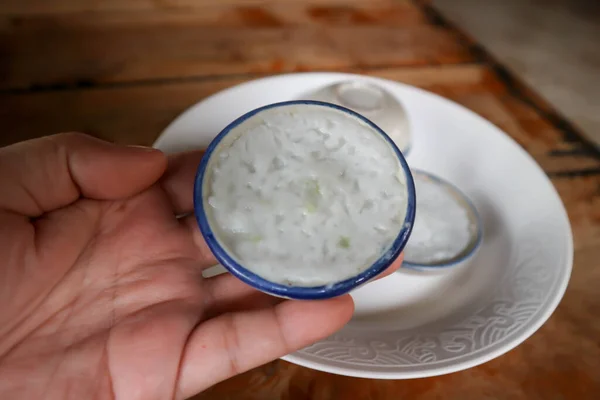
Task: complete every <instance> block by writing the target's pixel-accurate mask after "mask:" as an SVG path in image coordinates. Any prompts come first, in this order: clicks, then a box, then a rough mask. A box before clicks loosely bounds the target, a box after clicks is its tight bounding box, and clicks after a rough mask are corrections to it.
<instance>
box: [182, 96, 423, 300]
mask: <svg viewBox="0 0 600 400" xmlns="http://www.w3.org/2000/svg"><path fill="white" fill-rule="evenodd" d="M290 106H293V107H294V112H295V113H301V112H302V110H303V109H304V108H306V107H309V106H310V107H315V106H317V107H330V108H333V109H335V110H337V111H341V112H342V114H345V115H347V117H348V118H354V119H359V120H361V121H362V122H364V123H365V124H367V125H368V126H369V127H370V128H372V130H373V132H375V133H376V134H379V135H381V136H382V137H383V138H384V140H385V141H386V142H387V144H388V145H389V146H390V148H391V149H392V150H393V153H394V154H395V155H396V157H397V159H398V161H399V164H400V166H401V169H402V172H403V173H404V176H405V178H406V188H407V189H406V190H407V207H406V214H405V218H404V223H403V225H402V228H401V230H400V231H399V232H398V234H397V236H396V238H395V239H394V240H393V242H392V245H391V246H390V247H389V248H388V249H387V250H385V251H384V252H383V253H382V254H381V255H380V256H379V258H378V259H377V260H376V261H375V262H373V263H372V264H371V265H370V266H369V267H368V268H366V269H364V270H362V271H361V272H359V273H357V274H356V275H355V276H352V277H350V278H348V279H344V280H342V281H338V282H329V283H327V284H325V285H320V286H312V287H306V286H293V285H292V286H290V285H286V284H281V283H276V282H271V281H269V280H267V279H265V278H263V277H261V276H259V275H257V274H256V273H254V272H252V271H250V270H249V269H248V268H245V267H244V265H242V264H241V263H240V262H239V261H237V260H236V259H235V258H234V257H233V256H232V255H231V254H230V252H229V251H228V249H227V248H226V247H225V246H224V245H223V244H222V243H221V242H220V241H219V239H218V238H217V236H216V235H215V227H213V226H212V225H211V221H210V217H209V215H207V208H208V207H209V205H208V200H207V198H206V197H207V193H208V186H207V185H208V182H207V179H205V178H206V177H207V171H208V170H209V168H211V165H214V163H211V160H212V159H213V157H216V156H218V154H220V152H221V151H222V150H224V149H226V148H228V147H229V146H230V145H231V143H232V141H233V140H232V139H233V138H229V139H228V140H224V139H226V138H228V135H230V134H231V132H232V131H234V130H235V129H234V128H236V127H238V126H240V125H241V124H243V123H244V122H250V120H251V119H253V118H261V117H260V116H261V113H262V112H264V111H267V110H269V111H271V112H272V111H273V110H274V109H285V108H286V107H290ZM415 203H416V199H415V188H414V183H413V178H412V175H411V172H410V169H409V167H408V164H407V163H406V160H405V159H404V156H403V155H402V153H401V152H400V150H398V148H397V146H396V145H395V144H394V142H393V141H392V140H391V139H390V137H389V136H388V135H387V134H386V133H384V132H383V131H382V130H381V129H380V128H379V127H377V126H376V125H375V124H373V123H372V122H371V121H370V120H368V119H367V118H365V117H364V116H362V115H360V114H358V113H356V112H354V111H352V110H349V109H347V108H344V107H341V106H338V105H335V104H330V103H325V102H319V101H308V100H299V101H288V102H282V103H275V104H270V105H267V106H264V107H260V108H258V109H255V110H253V111H250V112H248V113H246V114H244V115H242V116H241V117H239V118H238V119H236V120H235V121H233V122H232V123H230V124H229V125H228V126H227V127H225V128H224V129H223V130H222V131H221V132H220V133H219V134H218V135H217V136H216V137H215V139H214V140H213V141H212V142H211V143H210V145H209V146H208V148H207V150H206V153H205V155H204V157H203V159H202V161H201V163H200V165H199V167H198V170H197V174H196V179H195V185H194V211H195V215H196V220H197V222H198V225H199V227H200V231H201V233H202V235H203V237H204V240H205V241H206V243H207V244H208V247H209V248H210V249H211V250H212V252H213V253H214V255H215V257H216V258H217V260H218V261H219V262H220V263H221V265H223V267H225V269H227V270H228V271H229V272H230V273H231V274H232V275H234V276H236V277H237V278H239V279H240V280H242V281H243V282H245V283H247V284H248V285H250V286H252V287H254V288H256V289H258V290H260V291H263V292H265V293H268V294H271V295H274V296H278V297H283V298H290V299H325V298H331V297H336V296H340V295H343V294H345V293H348V292H350V291H351V290H353V289H355V288H357V287H358V286H360V285H362V284H364V283H366V282H368V281H370V280H372V279H373V278H375V277H376V276H377V275H378V274H380V273H381V272H383V271H384V270H385V269H386V268H387V267H389V266H390V265H391V263H392V262H393V261H394V260H395V259H396V258H397V257H398V256H399V255H400V253H401V252H402V250H403V248H404V246H405V244H406V242H407V240H408V238H409V236H410V233H411V230H412V225H413V222H414V219H415Z"/></svg>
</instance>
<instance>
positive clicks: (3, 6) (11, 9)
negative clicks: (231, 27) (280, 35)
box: [0, 0, 402, 15]
mask: <svg viewBox="0 0 600 400" xmlns="http://www.w3.org/2000/svg"><path fill="white" fill-rule="evenodd" d="M399 2H402V0H369V3H370V4H373V5H379V4H384V5H385V4H387V5H389V4H394V3H399ZM215 3H216V2H215V0H52V1H48V0H3V1H2V2H0V14H9V15H32V14H64V13H80V12H106V11H128V10H129V11H130V10H135V11H142V10H171V9H176V8H184V9H187V10H191V9H196V8H204V7H206V6H209V7H210V6H212V5H214V4H215ZM218 3H219V4H222V5H231V4H234V5H239V4H241V3H243V4H244V5H246V6H254V5H264V4H274V3H279V4H290V5H293V4H299V3H302V4H308V5H315V6H329V5H348V4H360V3H364V0H242V1H240V0H218Z"/></svg>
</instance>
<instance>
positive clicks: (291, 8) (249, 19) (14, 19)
mask: <svg viewBox="0 0 600 400" xmlns="http://www.w3.org/2000/svg"><path fill="white" fill-rule="evenodd" d="M186 24H187V25H196V26H212V27H215V26H216V27H273V26H294V25H353V26H356V25H359V26H360V25H379V26H398V25H402V26H404V27H408V26H414V25H425V24H427V19H426V17H425V15H424V14H423V12H422V11H421V10H420V9H419V8H418V7H417V6H415V5H414V4H413V3H408V2H406V3H404V2H398V3H397V4H394V5H386V4H381V5H377V4H376V3H375V4H373V3H371V2H368V3H364V2H363V3H357V4H343V5H336V4H332V5H312V6H311V5H307V4H305V3H291V4H282V3H274V4H268V5H262V6H258V5H244V6H239V5H237V6H236V5H228V4H225V5H224V4H222V3H214V4H211V5H207V6H205V7H202V8H201V10H191V11H190V10H189V9H187V8H169V9H165V10H162V9H160V10H153V9H150V10H139V11H106V12H78V13H67V14H51V15H46V14H34V15H18V16H14V15H5V16H2V15H1V14H0V27H1V29H2V30H3V31H4V32H10V33H13V34H18V32H19V31H30V32H31V31H38V32H39V31H43V30H45V29H56V28H61V29H73V30H86V29H87V30H90V29H109V28H113V29H114V28H116V27H124V26H125V27H129V28H134V27H140V26H155V25H167V26H173V25H175V26H177V25H186Z"/></svg>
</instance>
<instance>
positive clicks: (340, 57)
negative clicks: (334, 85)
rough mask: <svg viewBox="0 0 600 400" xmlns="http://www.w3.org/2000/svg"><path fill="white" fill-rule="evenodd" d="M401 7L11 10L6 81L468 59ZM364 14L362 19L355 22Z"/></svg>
mask: <svg viewBox="0 0 600 400" xmlns="http://www.w3.org/2000/svg"><path fill="white" fill-rule="evenodd" d="M386 10H387V11H386ZM395 10H396V11H395V12H389V7H388V8H387V9H386V8H383V9H372V11H370V12H366V11H364V9H362V10H361V9H360V8H350V7H344V8H339V7H337V8H323V7H318V8H310V7H308V8H307V7H304V8H302V9H301V11H302V12H293V11H294V10H289V11H287V12H283V11H282V8H276V9H270V8H248V7H243V8H231V7H229V8H227V7H220V8H212V9H211V11H210V12H207V13H206V14H205V13H204V12H203V11H198V12H196V13H193V12H187V13H186V14H185V16H184V15H183V14H182V13H181V12H177V13H167V14H166V15H165V16H164V18H159V17H158V15H157V14H156V13H152V14H148V15H145V16H144V17H140V16H137V14H127V15H126V14H121V15H120V17H119V18H116V17H115V16H114V15H113V14H111V15H112V16H111V15H109V16H106V15H102V16H99V17H89V16H87V15H86V16H78V17H73V16H69V17H67V18H64V17H43V18H42V17H37V18H25V17H22V18H18V19H14V18H13V19H9V20H8V21H6V22H5V24H4V26H5V29H3V31H2V33H1V35H0V54H2V56H3V58H4V59H6V60H7V62H5V63H3V64H1V65H0V89H15V88H21V89H23V88H39V87H56V86H57V85H60V86H65V85H66V86H69V85H71V86H72V85H76V84H86V85H90V84H101V83H109V82H126V81H146V80H160V79H166V78H172V77H177V78H181V77H200V76H219V75H230V74H249V73H279V72H293V71H306V70H315V69H320V70H339V69H345V68H350V67H357V66H362V67H382V66H403V65H405V66H409V65H428V64H439V63H462V62H467V61H469V60H471V57H470V56H469V54H468V53H467V52H465V51H464V48H463V47H462V46H460V44H459V43H457V41H456V39H455V38H453V37H452V35H448V34H447V33H446V32H444V31H442V30H440V29H438V28H436V27H435V26H430V25H426V24H424V23H422V18H423V16H422V14H420V13H418V12H417V10H416V9H415V8H414V6H413V7H408V6H404V7H396V8H395ZM296 11H299V10H296ZM128 15H129V17H128ZM357 18H358V19H359V20H361V21H362V22H361V23H360V24H349V23H348V21H349V20H350V21H352V20H353V19H357ZM388 18H389V21H390V23H389V24H387V25H386V24H375V23H373V22H371V23H369V21H377V20H379V19H383V20H388ZM399 20H400V21H402V20H404V23H401V24H399V23H398V21H399ZM409 20H410V21H413V23H407V21H409ZM220 21H227V22H226V23H223V24H221V23H220ZM307 21H308V22H307ZM40 37H43V38H44V40H39V38H40ZM292 49H293V50H292Z"/></svg>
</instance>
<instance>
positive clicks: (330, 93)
mask: <svg viewBox="0 0 600 400" xmlns="http://www.w3.org/2000/svg"><path fill="white" fill-rule="evenodd" d="M303 98H304V99H307V100H317V101H325V102H328V103H333V104H336V105H339V106H342V107H346V108H348V109H350V110H352V111H355V112H357V113H359V114H361V115H363V116H365V117H366V118H368V119H369V120H371V122H373V123H375V124H376V125H377V126H379V127H380V128H381V129H383V131H384V132H385V133H386V134H387V135H388V136H389V137H390V138H391V139H392V140H393V141H394V144H396V146H397V147H398V148H399V149H400V151H401V152H402V154H403V155H404V156H405V157H406V156H407V155H408V153H409V151H410V146H411V140H412V138H411V129H410V124H409V121H408V116H407V113H406V110H405V109H404V106H403V105H402V103H401V102H400V100H399V99H398V98H396V97H395V96H394V95H392V94H391V93H390V92H388V91H387V90H386V89H385V88H383V87H382V86H380V85H377V84H375V83H373V82H371V81H369V80H365V79H356V80H347V81H342V82H338V83H334V84H332V85H329V86H326V87H323V88H320V89H318V90H316V91H314V92H311V93H308V94H305V95H304V96H303Z"/></svg>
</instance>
